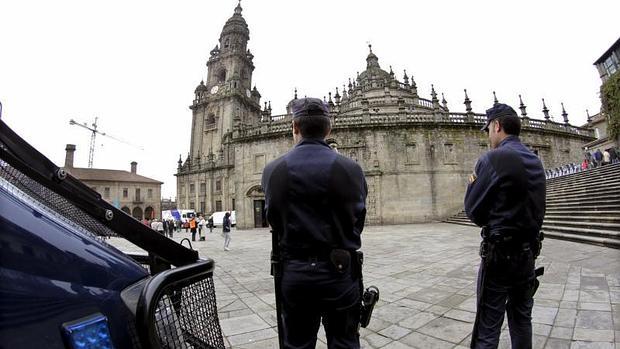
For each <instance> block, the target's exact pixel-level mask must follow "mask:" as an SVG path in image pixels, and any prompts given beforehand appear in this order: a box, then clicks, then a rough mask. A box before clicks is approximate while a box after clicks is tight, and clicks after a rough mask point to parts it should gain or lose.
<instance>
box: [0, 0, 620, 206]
mask: <svg viewBox="0 0 620 349" xmlns="http://www.w3.org/2000/svg"><path fill="white" fill-rule="evenodd" d="M236 3H237V2H236V1H233V0H231V1H222V0H218V1H208V0H202V1H190V0H187V1H176V2H168V1H105V2H103V1H99V2H94V1H77V0H76V1H64V0H59V1H43V0H41V1H29V0H24V1H10V2H9V1H3V2H1V3H0V101H2V103H3V105H4V112H3V117H2V118H3V120H4V121H5V122H6V123H8V125H9V126H10V127H12V128H13V129H14V130H15V131H17V132H18V133H19V134H20V135H21V136H22V137H24V138H25V139H26V140H27V141H28V142H30V143H31V144H32V145H34V146H35V147H36V148H37V149H39V150H40V151H41V152H42V153H43V154H45V155H46V156H48V157H49V158H50V159H51V160H52V161H54V162H55V163H57V164H59V165H60V164H62V163H63V162H64V148H65V144H67V143H73V144H76V145H77V153H76V161H75V165H76V166H77V167H86V166H87V161H88V145H89V140H90V135H89V133H88V132H87V131H86V130H83V129H81V128H78V127H76V126H70V125H69V119H71V118H73V119H76V120H78V121H88V122H89V123H91V122H92V121H93V120H94V117H95V116H97V117H99V128H100V129H101V130H102V131H103V132H107V133H109V134H111V135H113V136H115V137H118V138H122V139H125V140H127V141H129V142H131V143H134V144H138V145H141V146H143V147H144V149H145V150H144V151H140V150H138V149H136V148H133V147H130V146H127V145H125V144H122V143H119V142H117V141H115V140H112V139H109V138H106V137H100V136H99V137H98V138H97V148H96V151H95V160H94V167H97V168H113V169H125V170H129V163H130V162H131V161H134V160H135V161H137V162H138V173H139V174H142V175H145V176H148V177H151V178H155V179H158V180H161V181H163V182H165V184H164V186H163V188H162V193H163V195H164V197H170V196H174V195H175V191H176V181H175V177H174V176H173V173H174V172H175V171H176V161H177V160H178V158H179V154H183V157H185V155H186V154H187V152H188V150H189V132H190V126H191V111H190V110H189V108H188V106H189V105H190V104H191V102H192V99H193V91H194V88H195V87H196V85H197V84H198V83H199V82H200V80H201V79H202V78H203V77H204V76H205V75H206V66H205V63H206V60H207V58H208V54H209V51H210V50H211V49H212V48H213V47H214V46H215V45H216V44H217V40H218V38H219V35H220V31H221V29H222V27H223V25H224V23H225V22H226V20H227V19H228V18H229V17H230V16H232V14H233V9H234V7H235V6H236ZM241 5H242V7H243V16H244V18H245V19H246V21H247V23H248V25H249V28H250V42H249V45H248V46H249V48H250V50H251V51H252V53H253V54H254V56H255V58H254V63H255V66H256V70H255V71H254V74H253V84H255V85H256V86H257V87H258V89H259V91H260V93H261V94H262V96H263V100H271V104H272V107H273V109H274V110H273V112H274V113H275V114H281V113H284V107H285V105H286V103H287V102H288V101H289V100H290V99H291V98H292V97H293V88H294V87H297V88H298V90H299V94H300V95H308V96H318V97H322V96H326V95H327V93H328V92H329V91H334V89H335V88H336V87H339V88H341V87H342V85H343V84H344V83H346V82H347V79H348V78H353V77H355V74H356V72H357V71H360V72H361V71H363V70H364V69H365V64H366V62H365V58H366V56H367V54H368V47H367V42H370V43H372V45H373V52H374V53H375V54H376V55H377V56H378V57H379V63H380V64H381V67H382V68H384V69H385V70H388V71H389V66H390V65H391V66H392V67H393V69H394V72H395V73H396V76H397V77H399V79H400V78H402V74H403V69H406V70H407V73H408V74H409V75H410V76H411V75H413V76H414V78H415V81H416V83H417V85H418V91H419V93H420V95H422V96H425V97H427V98H428V97H429V96H430V87H431V84H434V85H435V88H436V90H437V91H438V92H443V93H444V94H445V97H446V99H447V100H448V106H449V108H450V109H451V110H452V111H463V110H464V106H463V89H464V88H467V90H468V94H469V97H470V98H471V99H472V101H473V108H474V110H475V111H476V112H483V111H484V110H485V109H486V108H488V107H489V106H490V104H492V98H493V97H492V91H493V90H495V91H497V96H498V98H499V99H500V101H502V102H505V103H509V104H511V105H513V106H514V107H518V94H522V95H523V99H524V102H525V104H526V105H527V107H528V113H529V115H530V116H531V117H534V118H542V113H541V111H540V110H541V109H542V104H541V103H542V102H541V98H545V100H546V102H547V106H548V107H549V108H550V109H551V114H552V115H553V116H554V117H555V118H556V120H559V119H561V116H560V113H561V107H560V103H561V102H564V105H565V106H566V109H567V111H568V113H569V119H570V122H571V123H572V124H577V125H580V124H583V123H584V122H585V119H586V114H585V110H586V109H589V110H590V113H591V114H595V113H596V112H598V110H599V109H600V101H599V98H598V90H599V86H600V79H599V77H598V74H597V72H596V69H595V68H594V66H593V65H592V63H593V62H594V61H595V60H596V59H597V58H598V57H599V56H600V55H601V54H602V53H603V52H604V51H605V50H607V49H608V48H609V46H611V44H612V43H614V42H615V40H617V39H618V37H619V36H620V25H619V22H618V13H620V1H617V0H609V1H589V2H585V1H528V0H526V1H510V2H508V1H395V0H384V1H380V2H378V1H353V0H346V1H344V0H341V1H325V0H315V1H291V0H286V1H285V0H278V1H258V0H244V1H242V3H241Z"/></svg>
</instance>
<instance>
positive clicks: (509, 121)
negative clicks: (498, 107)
mask: <svg viewBox="0 0 620 349" xmlns="http://www.w3.org/2000/svg"><path fill="white" fill-rule="evenodd" d="M496 120H497V122H499V124H500V126H502V130H504V132H505V133H506V134H508V135H513V136H518V135H519V133H521V119H519V117H514V116H500V117H499V118H497V119H496Z"/></svg>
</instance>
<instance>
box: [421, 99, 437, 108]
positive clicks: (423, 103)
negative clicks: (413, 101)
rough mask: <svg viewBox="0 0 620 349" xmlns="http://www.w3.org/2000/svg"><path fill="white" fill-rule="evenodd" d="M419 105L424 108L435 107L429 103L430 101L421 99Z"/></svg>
mask: <svg viewBox="0 0 620 349" xmlns="http://www.w3.org/2000/svg"><path fill="white" fill-rule="evenodd" d="M418 105H420V106H422V107H427V108H432V107H433V102H431V101H429V100H428V99H424V98H419V99H418Z"/></svg>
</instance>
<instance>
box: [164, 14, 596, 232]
mask: <svg viewBox="0 0 620 349" xmlns="http://www.w3.org/2000/svg"><path fill="white" fill-rule="evenodd" d="M249 39H250V33H249V29H248V25H247V23H246V22H245V19H244V18H243V16H242V8H241V6H239V5H238V6H237V7H236V8H235V10H234V14H233V16H232V17H231V18H230V19H228V21H227V22H226V24H225V25H224V28H223V29H222V32H221V34H220V38H219V43H218V45H216V46H215V48H214V49H213V50H211V52H210V57H209V59H208V61H207V70H208V73H207V80H206V81H201V82H200V84H199V85H198V87H197V88H196V90H195V91H194V100H193V102H192V105H191V106H190V109H191V111H192V129H191V139H190V152H189V154H188V156H187V158H186V159H184V160H183V159H181V158H179V161H178V169H177V173H176V177H177V203H178V207H179V208H192V209H195V210H196V211H197V212H202V213H204V214H208V213H211V212H214V211H223V210H235V211H236V217H237V226H238V227H239V228H254V227H265V226H266V222H265V218H264V207H265V201H264V194H263V192H262V190H261V187H260V180H261V174H262V170H263V168H264V166H265V164H266V163H268V162H269V161H271V160H273V159H275V158H277V157H278V156H280V155H282V154H284V153H285V152H286V151H288V150H289V149H290V148H291V147H292V146H293V139H292V135H291V120H292V117H291V115H290V113H288V111H289V108H288V107H287V114H284V115H272V113H271V105H268V104H267V103H266V102H263V105H261V95H260V93H259V92H258V90H257V89H256V87H252V86H253V84H252V72H253V70H254V64H253V62H252V60H253V57H254V56H253V54H252V53H251V52H250V50H249V48H248V41H249ZM430 97H431V98H430V99H426V98H423V97H421V96H419V95H418V92H417V87H416V83H415V81H414V80H413V78H409V77H408V76H407V74H406V73H405V74H404V76H403V77H402V79H400V80H399V79H398V78H396V77H395V74H394V73H393V71H392V69H391V68H390V69H389V72H388V71H386V70H384V69H382V68H381V66H380V64H379V58H378V57H377V55H375V54H374V53H373V52H372V49H371V50H370V53H369V54H368V56H367V57H366V69H365V70H364V71H363V72H361V73H360V74H359V75H358V76H357V77H356V78H354V79H353V80H350V81H349V83H348V86H343V87H342V89H341V90H339V89H336V91H335V93H334V95H333V96H332V94H331V92H330V93H329V99H328V100H327V103H328V105H329V107H330V110H331V118H332V125H333V129H332V133H331V135H330V138H329V139H328V143H330V144H332V145H333V147H334V148H336V150H337V151H339V152H340V153H342V154H344V155H346V156H348V157H350V158H352V159H353V160H355V161H357V162H358V163H359V164H360V165H361V167H362V168H363V170H364V173H365V175H366V180H367V182H368V189H369V193H368V199H367V210H368V213H367V223H368V224H397V223H413V222H427V221H433V220H440V219H443V218H446V217H447V216H450V215H453V214H455V213H456V212H458V211H459V210H460V209H462V205H463V195H464V192H465V188H466V184H467V177H468V175H469V174H470V173H471V171H472V169H473V168H474V165H475V162H476V160H477V158H478V157H479V156H480V154H482V153H483V152H485V151H487V150H488V140H487V138H486V135H485V134H484V133H483V132H481V131H480V127H481V126H482V125H483V123H484V120H485V117H484V114H480V113H475V112H473V110H472V108H471V101H470V100H469V98H468V97H467V91H465V102H464V104H465V109H466V112H464V113H455V112H451V111H450V110H449V109H448V105H447V102H446V101H445V99H444V98H443V97H442V100H441V101H440V100H439V99H438V96H437V93H436V92H435V89H434V88H433V89H432V92H431V96H430ZM295 98H297V95H296V93H295ZM543 104H544V101H543ZM520 110H521V116H522V125H523V128H522V133H521V139H522V141H523V142H524V143H525V144H526V145H528V146H529V147H530V149H532V150H533V151H534V152H536V153H537V154H538V155H539V156H540V158H541V159H542V161H543V163H544V164H545V166H546V167H555V166H558V165H562V164H565V163H568V162H573V161H577V160H578V159H579V158H580V156H581V154H582V145H583V144H584V143H586V142H588V141H591V140H593V139H594V138H593V133H592V130H590V129H585V128H579V127H575V126H572V125H570V124H569V122H568V115H567V114H566V112H565V111H563V113H562V116H563V117H564V122H563V123H560V122H555V121H553V120H552V119H551V118H550V115H549V110H548V109H547V107H546V106H544V107H543V115H544V118H542V119H532V118H530V117H529V116H528V114H527V111H526V107H525V106H524V105H523V103H521V106H520Z"/></svg>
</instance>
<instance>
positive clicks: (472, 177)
mask: <svg viewBox="0 0 620 349" xmlns="http://www.w3.org/2000/svg"><path fill="white" fill-rule="evenodd" d="M477 178H478V176H476V172H473V173H472V174H470V175H469V184H472V183H473V182H475V181H476V179H477Z"/></svg>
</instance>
